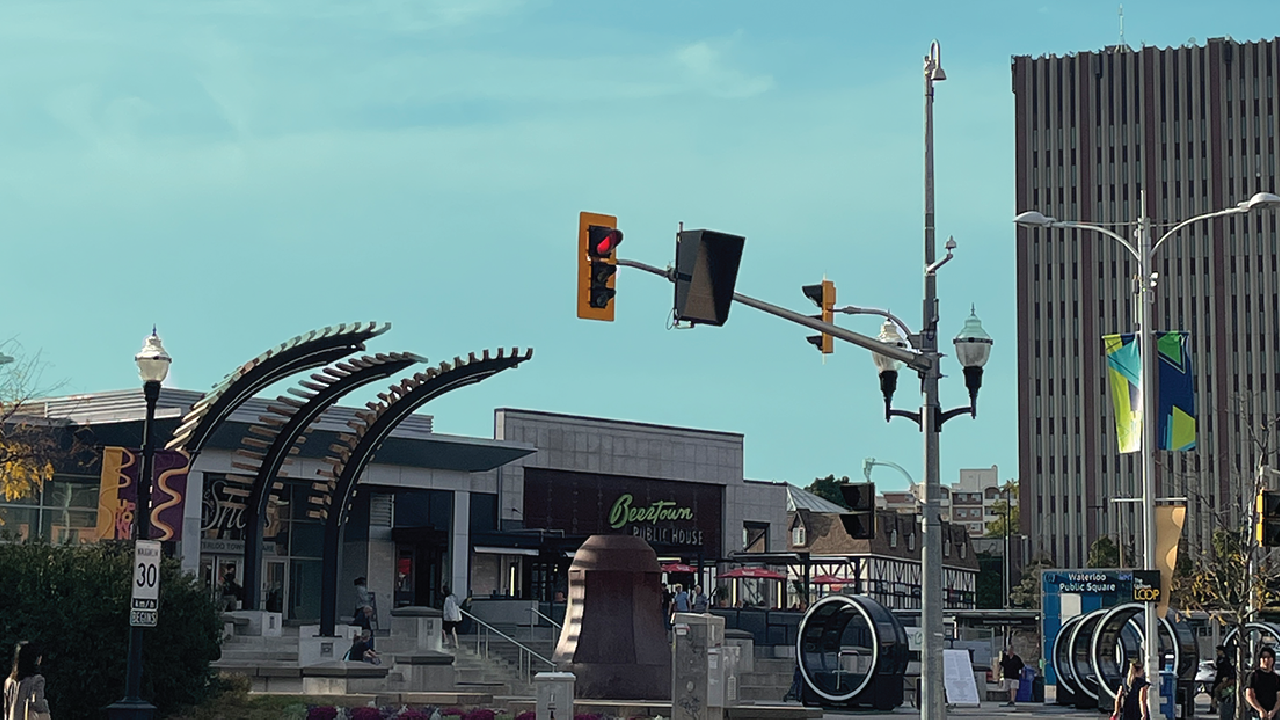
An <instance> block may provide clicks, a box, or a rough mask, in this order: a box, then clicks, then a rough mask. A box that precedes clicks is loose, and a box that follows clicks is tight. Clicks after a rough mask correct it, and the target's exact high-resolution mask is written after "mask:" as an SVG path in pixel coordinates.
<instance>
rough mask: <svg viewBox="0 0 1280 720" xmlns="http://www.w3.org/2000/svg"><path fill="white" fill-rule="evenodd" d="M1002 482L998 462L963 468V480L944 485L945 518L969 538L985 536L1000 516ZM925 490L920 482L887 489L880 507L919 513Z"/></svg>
mask: <svg viewBox="0 0 1280 720" xmlns="http://www.w3.org/2000/svg"><path fill="white" fill-rule="evenodd" d="M999 485H1000V471H999V469H998V468H997V467H996V466H995V465H992V466H991V467H989V468H977V469H964V470H961V471H960V480H959V481H957V482H955V483H952V484H951V485H949V486H948V485H943V486H942V488H941V490H942V497H941V499H940V513H941V518H942V519H943V520H946V521H947V522H950V523H954V524H955V525H958V526H961V527H963V528H964V529H965V530H966V531H968V533H969V537H973V538H980V537H982V536H983V535H985V534H986V532H987V523H990V522H993V521H994V520H995V519H996V518H997V517H999V515H998V514H997V513H996V512H995V507H994V506H995V503H996V502H997V501H1000V500H1001V499H1002V497H1001V495H1000V488H999ZM923 493H924V488H923V486H921V485H920V484H918V483H912V484H911V487H910V488H909V489H907V490H885V491H884V492H881V493H879V495H877V497H876V507H878V508H882V509H884V510H893V511H894V512H899V513H907V514H919V513H920V511H921V508H920V506H921V497H922V496H923Z"/></svg>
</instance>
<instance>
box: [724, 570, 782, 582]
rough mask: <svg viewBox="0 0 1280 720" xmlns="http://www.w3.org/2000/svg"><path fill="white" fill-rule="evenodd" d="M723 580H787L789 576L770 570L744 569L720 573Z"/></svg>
mask: <svg viewBox="0 0 1280 720" xmlns="http://www.w3.org/2000/svg"><path fill="white" fill-rule="evenodd" d="M720 577H722V578H764V579H766V580H786V579H787V576H786V575H783V574H782V573H779V572H774V571H773V570H769V569H768V568H757V567H742V568H734V569H733V570H730V571H728V572H725V573H720Z"/></svg>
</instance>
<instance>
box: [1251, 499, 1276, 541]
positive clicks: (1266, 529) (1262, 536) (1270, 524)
mask: <svg viewBox="0 0 1280 720" xmlns="http://www.w3.org/2000/svg"><path fill="white" fill-rule="evenodd" d="M1256 530H1257V536H1258V544H1259V545H1261V546H1262V547H1280V492H1276V491H1275V490H1263V491H1262V492H1260V493H1258V527H1257V529H1256Z"/></svg>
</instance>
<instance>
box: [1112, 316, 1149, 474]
mask: <svg viewBox="0 0 1280 720" xmlns="http://www.w3.org/2000/svg"><path fill="white" fill-rule="evenodd" d="M1102 344H1103V348H1105V350H1106V353H1107V380H1108V381H1109V383H1108V384H1110V385H1111V402H1112V404H1113V405H1114V406H1115V412H1116V443H1117V444H1118V445H1119V447H1120V452H1122V453H1132V452H1138V451H1139V450H1141V449H1142V356H1141V354H1140V353H1139V352H1138V338H1137V336H1135V335H1134V334H1133V333H1125V334H1123V335H1104V336H1102Z"/></svg>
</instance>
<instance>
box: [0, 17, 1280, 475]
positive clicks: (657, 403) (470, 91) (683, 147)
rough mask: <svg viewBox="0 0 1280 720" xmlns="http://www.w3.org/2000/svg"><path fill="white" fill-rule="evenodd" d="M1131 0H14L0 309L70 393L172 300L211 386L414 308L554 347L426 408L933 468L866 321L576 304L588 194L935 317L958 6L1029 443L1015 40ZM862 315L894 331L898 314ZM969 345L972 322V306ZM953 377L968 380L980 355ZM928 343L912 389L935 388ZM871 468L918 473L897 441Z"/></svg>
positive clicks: (122, 374)
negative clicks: (930, 284)
mask: <svg viewBox="0 0 1280 720" xmlns="http://www.w3.org/2000/svg"><path fill="white" fill-rule="evenodd" d="M1126 5H1127V6H1126V8H1125V37H1126V40H1127V41H1128V43H1129V44H1130V45H1133V46H1134V47H1137V46H1139V45H1141V44H1143V43H1146V44H1151V45H1159V46H1166V45H1178V44H1182V43H1185V42H1187V41H1188V40H1189V39H1190V38H1195V39H1196V40H1197V41H1199V42H1204V40H1205V39H1206V38H1209V37H1219V36H1223V35H1232V36H1233V37H1235V38H1236V39H1238V40H1251V39H1259V38H1270V37H1274V36H1276V35H1280V22H1278V21H1280V5H1276V4H1274V3H1270V2H1235V3H1231V4H1229V5H1226V6H1222V5H1217V4H1210V3H1204V2H1200V3H1194V2H1160V3H1156V2H1131V3H1127V4H1126ZM1117 7H1118V6H1117V5H1116V4H1111V3H1103V2H1077V3H1014V2H1003V3H1000V2H982V3H956V2H920V3H855V2H826V3H819V2H804V3H763V2H743V1H737V2H716V3H687V2H644V3H638V2H637V3H615V2H574V3H552V2H517V1H515V0H439V1H432V0H419V1H416V2H415V1H409V0H405V1H395V0H384V1H382V2H372V1H368V0H365V1H361V2H326V1H324V0H308V1H306V2H255V1H253V0H244V1H241V2H218V3H215V2H200V1H198V0H193V1H191V2H182V3H173V2H127V1H126V0H119V1H117V2H111V3H102V2H49V1H41V2H18V1H16V0H10V1H9V2H5V3H2V4H0V65H2V66H3V67H5V68H6V72H5V73H3V74H0V97H2V98H3V100H2V101H0V239H2V241H3V243H4V253H3V257H4V265H5V272H4V273H3V275H0V277H2V278H3V280H0V283H3V288H4V294H5V297H6V303H5V310H4V312H3V313H0V338H14V339H16V340H17V341H18V342H20V343H21V344H22V347H23V348H24V350H25V351H26V352H28V353H30V352H36V351H39V352H40V353H41V356H42V358H43V359H44V361H46V362H47V367H46V369H45V375H44V379H45V381H46V382H47V383H52V382H60V381H62V382H64V383H65V384H64V385H63V386H62V391H63V392H92V391H97V390H108V389H117V388H122V387H132V386H134V385H136V383H137V380H136V374H135V368H134V365H133V362H132V355H133V353H135V352H136V351H137V350H138V349H139V348H140V347H141V345H142V339H143V337H144V336H145V335H146V334H147V332H148V331H149V329H150V326H151V324H152V323H153V322H154V323H157V324H158V325H159V328H160V333H161V335H162V337H163V338H164V340H165V343H166V346H167V347H168V348H169V350H170V352H171V353H172V354H173V355H174V357H175V363H174V366H173V371H172V375H171V378H172V380H173V383H172V384H175V385H178V386H181V387H185V388H190V389H196V390H205V389H208V388H209V387H210V386H211V385H213V384H214V383H215V382H217V381H218V380H219V379H220V378H221V377H222V376H223V375H224V374H225V373H227V372H229V371H230V370H232V369H233V368H235V367H236V366H237V365H239V364H240V363H242V362H244V361H245V360H247V359H248V358H250V357H252V356H254V355H256V354H258V353H259V352H261V351H262V350H265V349H267V348H268V347H270V346H272V345H274V344H276V343H278V342H280V341H282V340H284V339H287V338H288V337H290V336H293V335H295V334H298V333H301V332H305V331H307V330H310V329H312V328H316V327H320V326H323V325H328V324H334V323H339V322H350V321H357V320H360V321H365V320H379V321H386V322H391V323H392V324H393V329H392V330H391V332H390V333H388V334H387V335H385V336H383V337H382V338H379V339H378V340H376V341H375V343H374V344H372V345H371V347H370V349H371V350H377V351H384V352H389V351H397V350H403V351H413V352H417V353H420V354H423V355H426V356H428V357H429V358H431V359H432V360H433V361H435V362H439V361H441V360H446V359H450V358H452V357H453V356H455V355H459V354H465V353H467V352H468V351H474V350H479V349H482V348H486V347H498V346H505V347H510V346H513V345H518V346H520V347H526V346H532V347H533V348H535V356H534V360H533V361H532V362H530V363H528V364H526V365H525V366H524V367H522V368H521V369H520V370H518V371H516V372H513V373H507V374H504V375H502V376H499V377H497V378H495V379H493V380H490V381H488V382H486V383H484V384H482V385H479V386H476V387H472V388H467V389H464V390H461V391H458V392H457V393H455V394H454V395H451V396H447V397H445V398H443V399H441V400H439V401H437V402H435V403H433V404H431V405H429V406H428V407H427V408H426V410H425V411H424V412H429V413H431V414H433V415H435V416H436V427H437V430H439V431H441V432H449V433H458V434H469V435H481V436H489V435H491V434H492V423H493V421H492V411H493V408H494V407H496V406H510V407H522V408H532V409H540V410H549V411H558V412H567V413H576V414H588V415H600V416H605V417H617V418H624V419H630V420H637V421H644V422H655V423H665V424H673V425H682V426H690V427H700V428H709V429H719V430H730V431H736V432H742V433H745V435H746V472H747V475H748V476H749V477H752V478H756V479H764V480H787V481H791V482H795V483H797V484H801V485H804V484H807V483H808V482H810V481H811V480H812V479H813V478H814V477H815V476H819V475H826V474H828V473H835V474H837V475H846V474H847V475H850V476H854V477H857V476H858V475H860V473H861V465H862V459H863V458H865V457H876V458H878V459H881V460H888V461H893V462H897V463H899V464H901V465H903V466H905V467H906V468H907V469H908V470H909V471H910V472H911V473H912V475H913V476H915V477H917V478H919V476H920V466H921V462H920V456H921V437H920V435H919V433H918V432H917V431H916V430H915V429H914V427H913V426H911V425H910V424H909V423H906V422H904V421H895V423H894V424H893V425H886V424H885V423H884V421H883V419H882V415H881V405H880V400H879V392H878V384H877V381H876V377H875V373H874V369H873V367H872V365H871V360H870V357H869V356H868V355H867V353H866V352H865V351H862V350H860V349H857V348H854V347H852V346H847V345H838V346H837V349H836V353H835V354H834V355H832V356H830V357H829V358H827V361H826V362H825V363H824V362H823V359H822V357H821V356H820V355H819V354H818V353H817V352H816V351H815V350H814V349H813V348H812V346H810V345H809V344H807V343H806V342H805V340H804V337H805V335H807V334H808V332H807V331H806V330H804V329H803V328H800V327H798V326H794V325H790V324H788V323H785V322H783V321H781V320H777V319H774V318H771V317H767V316H764V315H761V314H760V313H757V312H755V311H753V310H751V309H749V308H745V307H742V306H737V307H735V308H734V309H733V311H732V315H731V318H730V321H729V324H728V325H726V326H725V327H723V328H706V327H700V328H697V329H695V330H668V329H667V318H668V314H669V312H670V307H671V297H672V290H671V287H670V285H668V284H666V283H664V282H663V281H661V280H660V279H658V278H654V277H651V276H647V275H642V274H639V273H636V272H634V271H627V270H623V271H622V272H621V274H620V282H619V290H618V299H617V321H616V322H614V323H612V324H607V323H593V322H587V321H581V320H577V319H576V318H575V316H574V282H575V279H574V271H575V265H574V253H575V250H576V242H577V240H576V228H577V215H578V212H579V211H582V210H589V211H594V212H605V213H611V214H616V215H617V216H618V217H619V218H620V224H621V226H622V227H623V229H624V230H625V232H626V242H625V243H624V244H623V245H622V255H623V256H624V257H629V258H634V259H638V260H643V261H646V262H650V263H652V264H657V265H663V264H665V263H667V262H668V261H670V260H671V259H672V258H673V257H674V245H675V242H674V233H675V230H676V224H677V222H679V221H684V222H685V223H686V227H688V228H697V227H706V228H712V229H718V230H723V231H728V232H734V233H738V234H742V235H745V236H746V237H747V243H746V251H745V254H744V257H743V262H742V269H741V273H740V275H739V282H738V289H739V291H741V292H745V293H747V294H750V295H754V296H756V297H759V298H762V299H766V300H769V301H772V302H776V303H779V304H783V305H786V306H789V307H791V308H793V309H797V310H802V311H805V312H810V311H811V310H810V308H811V307H812V306H810V305H809V303H808V301H807V300H805V299H804V297H803V296H802V295H801V293H800V286H801V285H804V284H809V283H815V282H818V281H819V280H820V279H821V278H822V277H823V275H824V274H825V275H826V276H827V277H829V278H831V279H833V280H834V281H835V282H836V286H837V289H838V295H839V301H840V304H842V305H844V304H859V305H869V306H878V307H887V308H890V309H892V310H893V311H894V312H895V313H897V314H899V315H901V316H903V317H904V318H905V319H906V320H907V321H908V322H909V323H910V324H911V325H912V326H913V327H915V326H917V325H918V324H919V317H920V297H921V291H922V290H921V288H922V281H921V268H922V265H923V263H922V250H921V238H922V225H923V220H922V207H923V200H922V197H923V173H922V167H923V149H922V148H923V140H922V129H923V98H922V80H921V60H922V58H923V56H924V55H925V54H926V53H927V51H928V49H929V43H930V41H931V40H932V39H933V38H935V37H937V38H938V39H939V40H940V42H941V44H942V60H943V67H944V68H945V69H946V71H947V75H948V80H947V81H946V82H945V83H941V84H940V85H939V86H938V90H937V96H936V98H937V100H936V105H935V111H936V124H937V131H936V146H937V160H936V164H937V211H938V223H937V225H938V233H939V241H940V242H941V241H942V240H945V238H946V236H947V235H954V236H955V238H956V241H957V242H958V243H959V249H958V250H957V256H956V260H955V261H953V262H952V263H951V264H950V265H948V266H947V267H946V269H945V270H943V271H942V273H941V275H940V281H939V290H940V295H941V298H942V330H943V333H944V337H945V338H947V339H949V338H950V337H951V336H953V335H954V334H955V333H956V332H957V331H959V329H960V327H961V325H962V324H963V321H964V318H965V316H966V315H967V312H968V308H969V305H970V303H974V304H976V307H977V310H978V314H979V315H980V316H981V318H982V319H983V322H984V324H985V326H986V328H987V330H988V332H989V333H990V334H991V335H992V336H993V337H994V338H995V349H994V353H993V356H992V359H991V361H990V363H989V365H988V366H987V372H986V384H985V387H984V388H983V391H982V395H981V398H980V413H979V417H978V419H977V420H976V421H974V420H969V419H967V418H961V419H957V420H955V421H953V422H951V423H949V424H948V426H947V427H946V430H945V432H944V433H943V439H942V463H943V475H942V477H943V480H944V481H946V482H950V481H953V480H955V479H956V477H957V475H956V473H957V471H958V470H959V468H962V467H987V466H991V465H999V466H1000V468H1001V477H1002V478H1012V477H1015V476H1016V472H1017V468H1016V461H1017V441H1016V436H1015V430H1016V422H1017V418H1016V386H1015V384H1014V374H1015V372H1016V354H1015V352H1014V351H1015V347H1016V342H1017V339H1016V337H1015V332H1016V326H1015V319H1016V315H1015V308H1014V295H1013V288H1014V275H1013V269H1014V264H1013V260H1014V254H1013V253H1014V246H1013V243H1014V241H1015V233H1014V229H1013V225H1012V223H1011V222H1010V221H1009V218H1011V217H1012V216H1013V215H1014V213H1015V211H1016V210H1019V209H1023V208H1015V207H1014V202H1013V170H1014V168H1013V137H1012V108H1013V96H1012V94H1011V92H1010V87H1011V79H1010V74H1009V59H1010V56H1011V55H1017V54H1040V53H1046V52H1052V53H1059V54H1061V53H1066V52H1072V51H1082V50H1093V49H1099V48H1101V47H1103V46H1105V45H1109V44H1114V43H1115V42H1116V41H1117V39H1118V22H1117ZM840 322H841V324H843V325H844V326H846V327H849V328H851V329H855V330H858V331H861V332H864V333H868V334H875V333H876V332H877V331H878V326H879V324H878V323H877V322H876V321H875V319H873V318H869V317H864V318H853V317H848V316H844V317H842V319H841V320H840ZM947 345H948V347H949V345H950V343H949V342H947ZM947 371H949V372H951V373H952V374H953V375H952V377H948V378H946V379H944V380H943V399H944V403H945V404H946V405H947V406H948V407H950V406H955V405H960V404H964V403H965V401H966V397H965V392H964V384H963V379H962V378H961V377H960V373H959V371H958V367H956V364H955V363H954V361H952V360H948V361H947ZM915 387H916V385H915V383H914V382H913V381H912V380H911V379H910V378H908V377H906V376H904V377H903V379H902V382H901V383H900V387H899V393H898V399H899V403H900V404H902V405H914V404H916V403H917V401H916V396H915V393H914V389H915ZM879 472H880V471H877V476H876V479H877V481H878V482H879V483H880V484H881V485H882V486H884V487H894V486H899V485H901V484H902V483H903V481H902V480H901V479H900V477H898V476H897V475H896V473H892V472H891V471H890V472H887V473H886V474H884V475H880V474H879Z"/></svg>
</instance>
